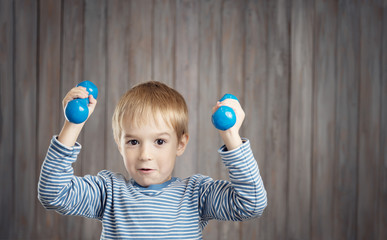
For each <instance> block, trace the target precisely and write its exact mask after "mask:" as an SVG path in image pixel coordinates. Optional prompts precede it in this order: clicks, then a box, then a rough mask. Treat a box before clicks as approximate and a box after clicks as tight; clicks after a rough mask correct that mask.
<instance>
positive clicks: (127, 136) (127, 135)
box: [124, 132, 171, 138]
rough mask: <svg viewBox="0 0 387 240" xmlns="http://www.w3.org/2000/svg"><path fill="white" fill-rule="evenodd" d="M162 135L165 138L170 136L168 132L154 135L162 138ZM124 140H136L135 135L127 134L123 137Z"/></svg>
mask: <svg viewBox="0 0 387 240" xmlns="http://www.w3.org/2000/svg"><path fill="white" fill-rule="evenodd" d="M163 135H167V136H171V134H169V133H168V132H161V133H156V134H155V136H158V137H159V136H163ZM124 138H137V136H135V135H132V134H129V133H126V134H125V135H124Z"/></svg>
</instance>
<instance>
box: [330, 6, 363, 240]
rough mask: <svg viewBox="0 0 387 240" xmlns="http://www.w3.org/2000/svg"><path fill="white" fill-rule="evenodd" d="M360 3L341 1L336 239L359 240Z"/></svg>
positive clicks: (338, 39) (335, 209)
mask: <svg viewBox="0 0 387 240" xmlns="http://www.w3.org/2000/svg"><path fill="white" fill-rule="evenodd" d="M359 11H360V9H359V5H358V2H357V1H340V2H339V8H338V30H337V33H338V36H337V53H336V54H337V85H336V124H335V129H336V130H335V131H336V141H337V144H336V149H335V166H334V175H335V176H334V180H335V186H334V199H333V201H334V210H333V211H334V212H333V219H334V226H335V227H334V236H333V238H334V239H354V238H356V223H357V179H358V174H357V171H358V164H357V157H358V156H357V149H358V145H357V138H358V107H359V106H358V104H359V101H358V99H359V80H360V79H359V76H360V71H359V69H360V65H359V60H360V55H359V48H360V42H359V39H360V35H359V31H360V19H359V18H360V14H359Z"/></svg>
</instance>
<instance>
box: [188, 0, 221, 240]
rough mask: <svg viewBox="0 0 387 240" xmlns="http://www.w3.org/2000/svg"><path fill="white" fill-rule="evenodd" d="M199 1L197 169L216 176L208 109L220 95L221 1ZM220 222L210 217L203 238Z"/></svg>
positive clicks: (215, 142) (215, 141) (216, 142)
mask: <svg viewBox="0 0 387 240" xmlns="http://www.w3.org/2000/svg"><path fill="white" fill-rule="evenodd" d="M199 5H200V6H199V13H200V16H199V36H200V37H199V39H198V41H199V69H198V72H199V73H198V74H199V83H198V85H199V86H198V87H199V91H198V100H197V102H198V112H197V114H198V137H199V138H200V141H198V159H197V161H198V172H199V173H201V174H203V175H206V176H210V177H211V178H213V179H219V178H220V176H219V174H220V172H219V168H220V166H221V164H222V163H221V161H220V158H219V155H218V153H217V149H218V148H219V147H220V139H219V134H218V131H217V130H216V129H215V128H214V126H213V125H212V123H211V113H212V107H213V106H214V105H215V103H216V101H217V98H216V97H217V96H219V82H220V79H219V74H220V72H219V70H220V59H219V56H220V33H221V1H218V0H211V1H207V0H202V1H200V3H199ZM191 132H192V129H191ZM219 224H220V223H219V222H218V221H210V222H209V223H208V225H207V226H206V228H205V229H204V231H203V238H204V239H218V235H219Z"/></svg>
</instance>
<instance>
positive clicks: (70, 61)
mask: <svg viewBox="0 0 387 240" xmlns="http://www.w3.org/2000/svg"><path fill="white" fill-rule="evenodd" d="M386 66H387V0H372V1H371V0H370V1H363V0H325V1H318V0H314V1H313V0H292V1H290V0H288V1H286V0H271V1H269V0H197V1H193V0H190V1H189V0H131V1H129V0H110V1H107V0H66V1H65V0H62V1H60V0H36V1H33V0H2V1H0V84H1V85H0V91H1V96H0V125H1V128H0V130H1V131H0V137H1V138H0V139H1V140H0V157H1V158H0V164H1V165H0V182H1V184H2V192H1V194H0V206H1V213H2V214H0V239H98V238H99V235H100V231H101V226H100V223H99V222H98V221H93V220H89V219H84V218H80V217H69V216H67V217H64V216H61V215H59V214H56V213H54V212H49V211H46V210H44V209H43V207H42V206H41V204H40V203H39V202H38V200H37V190H36V189H37V182H38V178H39V172H40V166H41V164H42V161H43V159H44V156H45V154H46V151H47V147H48V144H49V141H50V138H51V137H52V135H53V134H57V133H58V132H59V131H60V128H61V126H62V124H63V121H64V117H63V110H62V108H61V101H62V99H63V97H64V95H65V94H66V92H67V91H68V90H69V89H70V88H71V87H73V86H74V85H76V84H77V83H78V82H80V81H82V80H85V79H88V80H91V81H93V82H95V83H96V84H97V85H98V87H99V92H100V94H99V98H98V105H97V108H96V110H95V113H94V115H93V117H92V118H91V120H90V121H89V122H88V124H87V125H86V127H85V129H84V131H83V132H82V135H81V136H80V138H79V142H80V143H81V144H82V145H83V150H82V153H81V155H80V157H79V160H78V161H77V163H75V164H74V167H75V173H76V174H77V175H85V174H96V173H97V172H98V171H100V170H102V169H106V168H107V169H110V170H113V171H117V172H121V173H125V170H124V166H123V163H122V161H121V158H120V155H119V153H118V151H117V147H116V145H115V143H114V140H113V137H112V131H111V115H112V113H113V110H114V106H115V104H116V103H117V101H118V99H119V96H120V95H121V94H123V93H124V92H125V91H126V89H128V88H130V87H131V86H133V85H134V84H136V83H139V82H143V81H146V80H151V79H153V80H157V81H162V82H165V83H167V84H169V85H171V86H173V87H175V88H176V89H177V90H179V91H180V92H181V93H182V94H183V95H184V96H185V98H186V100H187V103H188V106H189V110H190V124H189V127H190V133H191V136H190V143H189V147H188V149H187V151H186V153H185V154H184V155H183V156H182V157H180V158H179V160H178V162H177V165H176V170H175V175H176V176H180V177H185V176H188V175H191V174H194V173H197V172H200V173H202V174H205V175H209V176H211V177H213V178H218V179H227V173H226V172H225V168H224V167H223V165H222V164H221V162H220V161H219V157H218V155H217V152H216V150H217V149H218V147H219V146H220V145H221V141H220V139H219V136H218V133H217V131H216V130H215V129H214V128H213V126H212V125H211V123H210V114H211V108H212V106H213V105H214V104H215V102H216V100H217V99H219V98H220V97H221V96H222V95H223V94H224V93H226V92H231V93H234V94H236V95H237V96H238V97H239V99H240V102H241V103H242V105H243V107H244V109H245V111H246V119H245V123H244V126H243V129H242V131H241V132H242V134H243V136H245V137H247V138H249V139H250V140H251V143H252V147H253V151H254V153H255V157H256V159H257V161H258V164H259V166H260V171H261V175H262V177H263V180H264V183H265V186H266V189H267V193H268V207H267V209H266V211H265V212H264V215H263V217H262V218H260V219H255V220H250V221H247V222H243V223H238V222H216V221H213V222H211V223H210V224H209V225H208V226H207V228H206V229H205V231H204V239H230V240H231V239H232V240H235V239H246V240H249V239H380V240H381V239H387V231H386V229H387V228H386V226H387V67H386Z"/></svg>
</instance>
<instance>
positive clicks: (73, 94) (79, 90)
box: [63, 87, 89, 108]
mask: <svg viewBox="0 0 387 240" xmlns="http://www.w3.org/2000/svg"><path fill="white" fill-rule="evenodd" d="M88 95H89V93H88V92H87V91H86V88H85V87H75V88H72V89H71V90H70V91H69V92H68V93H67V94H66V96H65V97H64V99H63V108H66V106H67V103H68V102H70V101H71V100H74V99H76V98H87V97H88Z"/></svg>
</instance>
